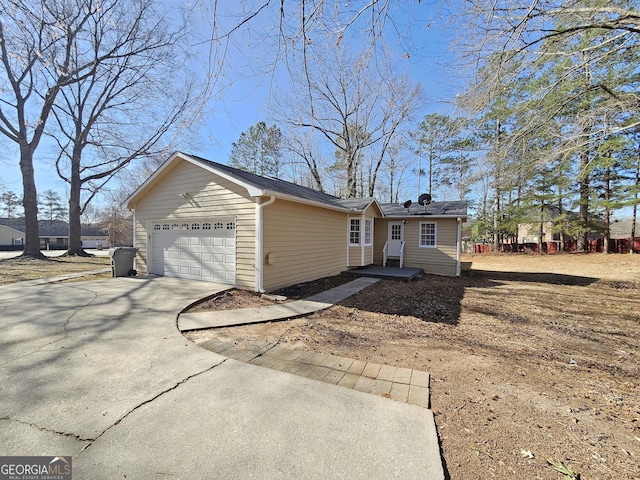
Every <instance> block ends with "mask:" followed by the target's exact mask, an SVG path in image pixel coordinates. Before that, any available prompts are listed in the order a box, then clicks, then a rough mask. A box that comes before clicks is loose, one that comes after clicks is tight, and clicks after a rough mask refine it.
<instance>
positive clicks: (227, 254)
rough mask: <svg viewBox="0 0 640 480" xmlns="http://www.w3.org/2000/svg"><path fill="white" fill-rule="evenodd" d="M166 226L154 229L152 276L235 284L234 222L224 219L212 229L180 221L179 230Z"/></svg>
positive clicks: (197, 223) (158, 224) (160, 223)
mask: <svg viewBox="0 0 640 480" xmlns="http://www.w3.org/2000/svg"><path fill="white" fill-rule="evenodd" d="M164 223H167V222H159V223H157V224H154V226H153V240H152V258H151V260H152V262H151V269H150V271H151V273H155V274H158V275H167V276H176V277H185V278H194V279H200V280H208V281H216V282H223V283H229V284H235V276H236V275H235V268H236V265H235V222H230V221H228V220H224V221H222V220H221V221H219V222H215V223H214V225H217V226H218V228H213V229H210V228H209V229H207V228H204V225H207V223H206V222H205V223H202V224H201V223H199V222H191V223H186V222H181V223H180V225H181V229H180V230H165V229H163V228H162V225H163V224H164ZM174 223H175V222H174ZM201 225H202V226H203V227H202V229H201V228H200V227H201ZM227 225H233V229H227V228H225V227H226V226H227Z"/></svg>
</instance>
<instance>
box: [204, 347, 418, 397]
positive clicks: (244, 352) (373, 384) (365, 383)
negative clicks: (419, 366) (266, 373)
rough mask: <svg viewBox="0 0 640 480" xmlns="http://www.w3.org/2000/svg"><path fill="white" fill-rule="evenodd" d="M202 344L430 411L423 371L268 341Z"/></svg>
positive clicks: (219, 350) (214, 350) (263, 364)
mask: <svg viewBox="0 0 640 480" xmlns="http://www.w3.org/2000/svg"><path fill="white" fill-rule="evenodd" d="M198 345H199V346H201V347H203V348H206V349H207V350H211V351H213V352H216V353H219V354H220V355H224V356H225V357H229V358H233V359H235V360H240V361H243V362H247V363H252V364H254V365H260V366H262V367H265V368H271V369H274V370H280V371H282V372H286V373H291V374H294V375H299V376H302V377H307V378H312V379H314V380H320V381H322V382H326V383H332V384H334V385H339V386H341V387H346V388H351V389H353V390H358V391H359V392H364V393H370V394H373V395H379V396H381V397H386V398H390V399H392V400H395V401H398V402H405V403H410V404H413V405H418V406H421V407H424V408H429V374H428V373H426V372H422V371H420V370H412V369H410V368H401V367H394V366H391V365H381V364H379V363H371V362H363V361H361V360H353V359H350V358H346V357H339V356H335V355H329V354H327V353H317V352H310V351H300V350H291V349H288V348H283V347H279V346H277V345H275V344H272V343H266V342H265V343H261V344H255V345H251V346H249V347H245V348H238V347H237V346H236V345H234V344H233V343H231V342H227V341H222V340H219V339H211V340H207V341H204V342H201V343H199V344H198Z"/></svg>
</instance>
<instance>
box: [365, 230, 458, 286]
mask: <svg viewBox="0 0 640 480" xmlns="http://www.w3.org/2000/svg"><path fill="white" fill-rule="evenodd" d="M394 220H396V221H397V220H398V219H377V220H376V225H375V232H374V239H375V250H374V263H375V264H377V265H382V249H383V248H384V244H385V242H386V241H387V236H388V229H389V227H388V225H389V221H394ZM421 222H427V223H435V224H436V225H437V226H436V229H437V230H436V244H437V246H436V248H425V247H420V237H419V233H420V223H421ZM457 231H458V225H457V221H456V219H455V218H453V219H430V218H411V219H410V220H409V221H408V222H407V223H406V224H405V225H404V241H405V247H404V264H403V267H412V268H422V269H423V270H424V271H425V273H433V274H436V275H448V276H455V275H456V274H457V272H456V264H457V260H456V258H457Z"/></svg>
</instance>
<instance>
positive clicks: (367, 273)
mask: <svg viewBox="0 0 640 480" xmlns="http://www.w3.org/2000/svg"><path fill="white" fill-rule="evenodd" d="M342 273H344V274H346V275H354V276H356V277H375V278H383V279H389V280H402V281H404V282H410V281H411V280H417V279H419V278H422V274H423V271H422V269H421V268H399V267H382V266H380V265H367V266H365V267H358V268H352V269H350V270H345V271H344V272H342Z"/></svg>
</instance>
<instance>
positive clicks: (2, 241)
mask: <svg viewBox="0 0 640 480" xmlns="http://www.w3.org/2000/svg"><path fill="white" fill-rule="evenodd" d="M23 247H24V233H23V232H21V231H20V230H16V229H15V228H11V227H8V226H6V225H0V250H21V249H22V248H23Z"/></svg>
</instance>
